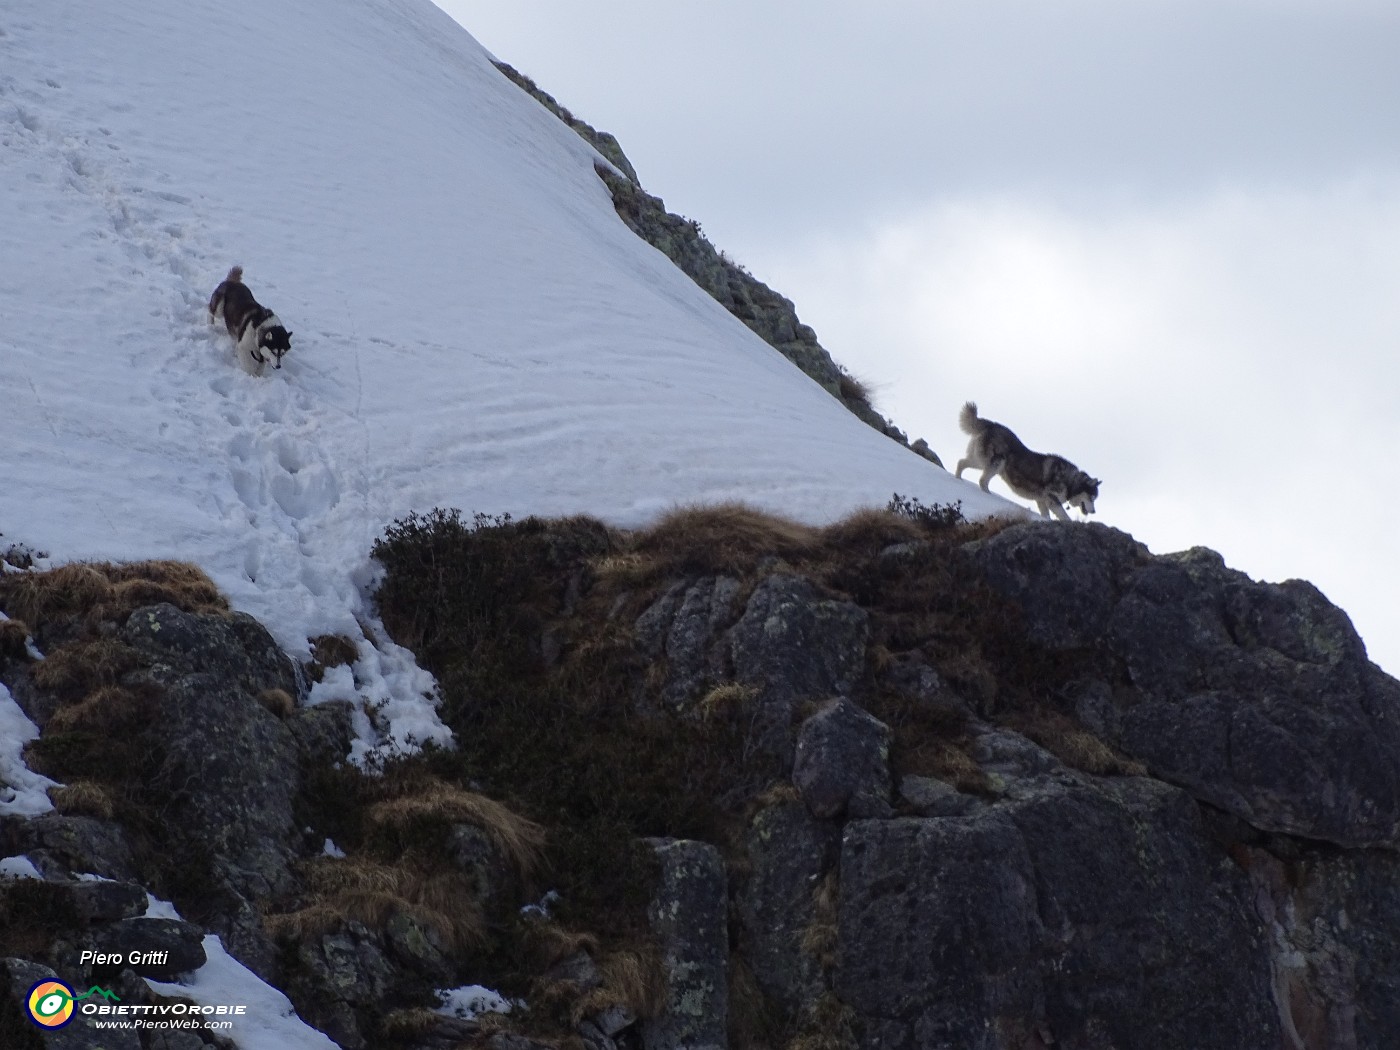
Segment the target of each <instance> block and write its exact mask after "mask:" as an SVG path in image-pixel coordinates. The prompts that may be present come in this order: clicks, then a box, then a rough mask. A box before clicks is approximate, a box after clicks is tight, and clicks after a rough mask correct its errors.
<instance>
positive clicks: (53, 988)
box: [25, 981, 73, 1028]
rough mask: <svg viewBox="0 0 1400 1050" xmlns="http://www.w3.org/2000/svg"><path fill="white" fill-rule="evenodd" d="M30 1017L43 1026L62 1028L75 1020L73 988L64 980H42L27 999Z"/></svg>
mask: <svg viewBox="0 0 1400 1050" xmlns="http://www.w3.org/2000/svg"><path fill="white" fill-rule="evenodd" d="M25 1005H26V1006H28V1007H29V1019H30V1020H31V1021H33V1022H34V1023H35V1024H37V1025H38V1026H39V1027H41V1028H62V1027H63V1026H64V1025H66V1024H67V1023H68V1022H69V1021H71V1020H73V989H72V988H69V987H68V986H67V985H66V984H64V983H63V982H62V981H40V982H39V983H38V984H36V985H35V986H34V987H33V988H31V989H29V998H28V999H26V1000H25Z"/></svg>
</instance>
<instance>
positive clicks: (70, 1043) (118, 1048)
mask: <svg viewBox="0 0 1400 1050" xmlns="http://www.w3.org/2000/svg"><path fill="white" fill-rule="evenodd" d="M0 972H7V973H8V981H7V982H6V983H7V986H8V987H7V988H6V991H7V992H8V994H9V995H10V996H11V997H12V998H13V1000H14V1001H15V1003H16V1012H20V1011H23V1010H24V1007H23V1003H24V1001H25V999H26V998H27V997H28V995H29V990H30V989H31V988H33V987H34V985H36V984H38V983H39V982H40V981H52V980H63V978H62V977H61V976H60V975H59V974H57V973H55V972H54V971H53V970H50V969H49V968H48V967H47V966H41V965H39V964H38V963H34V962H29V961H28V960H26V959H14V958H8V959H0ZM74 991H75V992H77V991H78V989H74ZM21 1016H27V1014H21ZM19 1023H20V1024H25V1023H27V1022H25V1021H19ZM35 1032H36V1033H38V1028H37V1027H36V1028H35ZM38 1045H40V1046H43V1047H46V1048H47V1050H142V1047H141V1039H140V1037H139V1036H138V1035H137V1034H136V1032H135V1031H134V1030H129V1031H123V1030H121V1029H112V1028H102V1029H99V1028H98V1027H97V1024H96V1019H95V1018H92V1017H88V1016H85V1015H83V1014H82V1013H77V1014H75V1015H74V1018H73V1020H72V1021H70V1022H69V1023H68V1024H66V1025H64V1026H63V1027H62V1028H54V1029H48V1030H45V1031H44V1032H43V1033H42V1034H41V1035H40V1042H39V1044H38Z"/></svg>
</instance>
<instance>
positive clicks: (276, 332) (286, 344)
mask: <svg viewBox="0 0 1400 1050" xmlns="http://www.w3.org/2000/svg"><path fill="white" fill-rule="evenodd" d="M258 345H259V346H260V347H261V348H262V349H263V350H266V351H267V352H268V353H269V354H271V355H272V356H273V358H274V359H275V362H276V363H275V364H274V366H273V367H275V368H281V367H282V358H283V357H284V356H285V355H286V353H287V351H289V350H290V349H291V348H292V333H291V332H289V331H287V330H286V329H285V328H283V327H282V326H281V325H280V324H279V325H273V326H272V327H271V328H269V329H268V330H267V331H265V332H263V333H262V337H261V338H260V339H259V341H258Z"/></svg>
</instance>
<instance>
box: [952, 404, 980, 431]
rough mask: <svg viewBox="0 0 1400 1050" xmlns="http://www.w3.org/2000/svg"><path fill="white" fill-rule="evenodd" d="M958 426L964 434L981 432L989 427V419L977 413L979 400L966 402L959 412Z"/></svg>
mask: <svg viewBox="0 0 1400 1050" xmlns="http://www.w3.org/2000/svg"><path fill="white" fill-rule="evenodd" d="M958 426H959V428H961V430H962V432H963V433H964V434H980V433H982V431H984V430H986V429H987V420H985V419H982V418H980V417H979V416H978V415H977V402H976V401H967V402H964V404H963V407H962V411H961V412H959V413H958Z"/></svg>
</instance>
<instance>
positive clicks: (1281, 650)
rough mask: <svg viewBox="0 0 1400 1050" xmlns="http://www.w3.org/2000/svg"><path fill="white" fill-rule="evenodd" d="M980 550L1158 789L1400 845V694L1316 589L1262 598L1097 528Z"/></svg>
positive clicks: (1255, 817)
mask: <svg viewBox="0 0 1400 1050" xmlns="http://www.w3.org/2000/svg"><path fill="white" fill-rule="evenodd" d="M967 550H968V552H969V554H970V556H971V557H972V558H973V560H974V562H975V563H976V564H977V565H978V566H980V568H981V570H982V572H983V574H984V575H985V577H986V579H987V581H988V583H989V584H991V586H992V587H993V588H994V589H996V590H997V591H999V592H1001V593H1002V594H1003V595H1004V596H1006V597H1007V598H1009V599H1011V600H1012V601H1013V602H1015V603H1016V604H1017V605H1018V606H1019V608H1020V611H1021V620H1022V623H1023V626H1024V628H1025V631H1026V643H1027V646H1028V648H1030V649H1032V650H1034V649H1036V648H1039V649H1041V650H1050V651H1064V650H1076V651H1078V652H1079V653H1080V654H1081V655H1082V656H1083V657H1086V658H1089V659H1092V660H1093V662H1094V664H1095V665H1096V666H1095V674H1094V676H1093V677H1090V678H1089V679H1088V680H1086V681H1080V682H1077V683H1071V685H1070V686H1069V687H1068V688H1066V689H1064V690H1063V692H1062V694H1061V695H1062V699H1063V702H1064V703H1065V705H1066V707H1067V713H1068V711H1073V712H1074V713H1075V714H1077V715H1079V716H1080V717H1082V718H1083V719H1084V720H1085V723H1086V724H1088V725H1090V726H1091V727H1092V728H1093V729H1094V731H1095V732H1097V733H1099V734H1100V735H1101V736H1102V737H1103V738H1104V739H1105V740H1106V741H1107V742H1109V743H1111V744H1113V745H1114V746H1115V747H1117V748H1118V749H1119V750H1120V751H1123V752H1125V753H1126V754H1127V755H1128V756H1129V757H1131V758H1134V759H1137V760H1139V761H1141V762H1143V763H1144V764H1145V765H1146V766H1147V767H1148V769H1149V771H1150V772H1151V773H1152V774H1153V775H1154V776H1158V777H1161V778H1163V779H1166V780H1168V781H1170V782H1172V783H1174V784H1177V785H1180V786H1181V787H1184V788H1186V789H1187V790H1188V791H1190V792H1191V793H1192V794H1193V795H1195V796H1196V797H1197V798H1199V799H1201V800H1203V801H1205V802H1209V803H1210V804H1211V805H1213V806H1217V807H1219V808H1221V809H1224V810H1226V811H1227V812H1229V813H1232V814H1235V815H1236V816H1239V817H1241V818H1242V819H1244V820H1245V821H1247V822H1248V823H1250V824H1251V825H1253V826H1254V827H1256V828H1259V829H1262V830H1265V831H1271V832H1282V833H1285V834H1290V835H1299V836H1304V837H1307V838H1312V839H1321V840H1324V841H1328V842H1333V843H1336V844H1338V845H1342V846H1360V847H1369V846H1389V847H1395V846H1400V683H1397V682H1396V681H1395V680H1394V679H1391V678H1389V677H1387V676H1386V675H1385V674H1383V673H1382V672H1381V671H1380V670H1379V669H1378V668H1376V667H1375V666H1374V665H1372V664H1371V663H1370V662H1369V661H1368V660H1367V659H1366V652H1365V648H1364V646H1363V645H1362V643H1361V640H1360V638H1359V637H1358V636H1357V634H1356V632H1355V630H1353V629H1352V626H1351V623H1350V621H1349V620H1348V619H1347V617H1346V614H1345V613H1343V612H1342V611H1341V610H1339V609H1337V608H1336V607H1335V606H1333V605H1331V604H1330V603H1329V602H1328V601H1327V600H1326V599H1325V598H1324V597H1323V596H1322V594H1321V593H1319V592H1318V590H1317V589H1316V588H1315V587H1313V586H1312V585H1310V584H1307V583H1303V582H1301V581H1296V580H1293V581H1288V582H1286V583H1282V584H1262V583H1255V582H1254V581H1252V580H1250V579H1249V578H1248V577H1247V576H1245V575H1244V574H1243V573H1239V572H1234V571H1231V570H1230V569H1227V568H1226V567H1225V565H1224V563H1223V561H1222V560H1221V558H1220V556H1219V555H1218V554H1216V553H1214V552H1213V551H1208V550H1204V549H1200V548H1197V549H1193V550H1190V551H1186V552H1183V553H1181V554H1175V555H1167V556H1163V557H1158V558H1153V557H1151V556H1150V555H1148V554H1147V552H1146V550H1145V549H1144V548H1143V547H1141V545H1139V544H1137V543H1136V542H1135V541H1133V540H1132V539H1131V538H1130V537H1128V536H1125V535H1123V534H1122V533H1118V532H1115V531H1114V530H1112V529H1106V528H1103V527H1101V526H1093V525H1091V526H1076V527H1075V528H1065V527H1063V526H1061V525H1058V524H1056V523H1031V524H1025V525H1018V526H1014V527H1012V528H1009V529H1006V530H1004V531H1003V532H1001V533H999V534H997V535H996V536H994V537H992V538H990V539H988V540H985V541H982V542H980V543H976V544H970V545H969V546H968V548H967ZM1124 673H1126V677H1127V682H1126V683H1123V682H1121V679H1122V676H1123V674H1124ZM1110 681H1112V682H1116V683H1120V684H1115V685H1113V686H1110V685H1109V684H1108V683H1109V682H1110Z"/></svg>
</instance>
